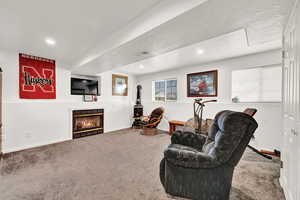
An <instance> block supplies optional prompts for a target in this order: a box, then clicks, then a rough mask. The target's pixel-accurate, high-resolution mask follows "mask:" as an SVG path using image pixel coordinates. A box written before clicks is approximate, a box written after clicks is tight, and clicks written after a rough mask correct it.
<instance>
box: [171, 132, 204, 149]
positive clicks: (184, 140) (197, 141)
mask: <svg viewBox="0 0 300 200" xmlns="http://www.w3.org/2000/svg"><path fill="white" fill-rule="evenodd" d="M206 138H207V136H205V135H201V134H195V133H193V132H188V131H186V132H182V131H175V132H174V133H173V135H172V137H171V143H172V144H181V145H185V146H189V147H193V148H195V149H198V150H202V146H203V145H204V144H205V141H206Z"/></svg>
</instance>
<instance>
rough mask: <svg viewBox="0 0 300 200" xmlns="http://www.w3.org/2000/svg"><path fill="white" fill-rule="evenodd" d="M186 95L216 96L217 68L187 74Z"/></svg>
mask: <svg viewBox="0 0 300 200" xmlns="http://www.w3.org/2000/svg"><path fill="white" fill-rule="evenodd" d="M187 96H188V97H216V96H218V70H212V71H206V72H197V73H192V74H187Z"/></svg>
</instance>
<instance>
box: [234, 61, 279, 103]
mask: <svg viewBox="0 0 300 200" xmlns="http://www.w3.org/2000/svg"><path fill="white" fill-rule="evenodd" d="M281 76H282V69H281V66H272V67H259V68H253V69H245V70H237V71H233V72H232V100H233V102H280V101H281V79H282V77H281Z"/></svg>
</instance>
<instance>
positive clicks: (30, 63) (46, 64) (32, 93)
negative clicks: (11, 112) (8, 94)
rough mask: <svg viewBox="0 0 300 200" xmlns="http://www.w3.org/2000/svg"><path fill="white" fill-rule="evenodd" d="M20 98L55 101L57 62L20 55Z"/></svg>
mask: <svg viewBox="0 0 300 200" xmlns="http://www.w3.org/2000/svg"><path fill="white" fill-rule="evenodd" d="M19 63H20V78H19V82H20V98H22V99H55V98H56V83H55V60H50V59H46V58H40V57H36V56H30V55H26V54H19Z"/></svg>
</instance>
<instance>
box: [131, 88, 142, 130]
mask: <svg viewBox="0 0 300 200" xmlns="http://www.w3.org/2000/svg"><path fill="white" fill-rule="evenodd" d="M136 91H137V92H136V93H137V94H136V102H135V105H134V108H133V118H134V121H133V123H132V127H135V128H138V127H141V126H142V119H141V117H143V105H142V99H141V92H142V86H141V85H138V86H137V87H136Z"/></svg>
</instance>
